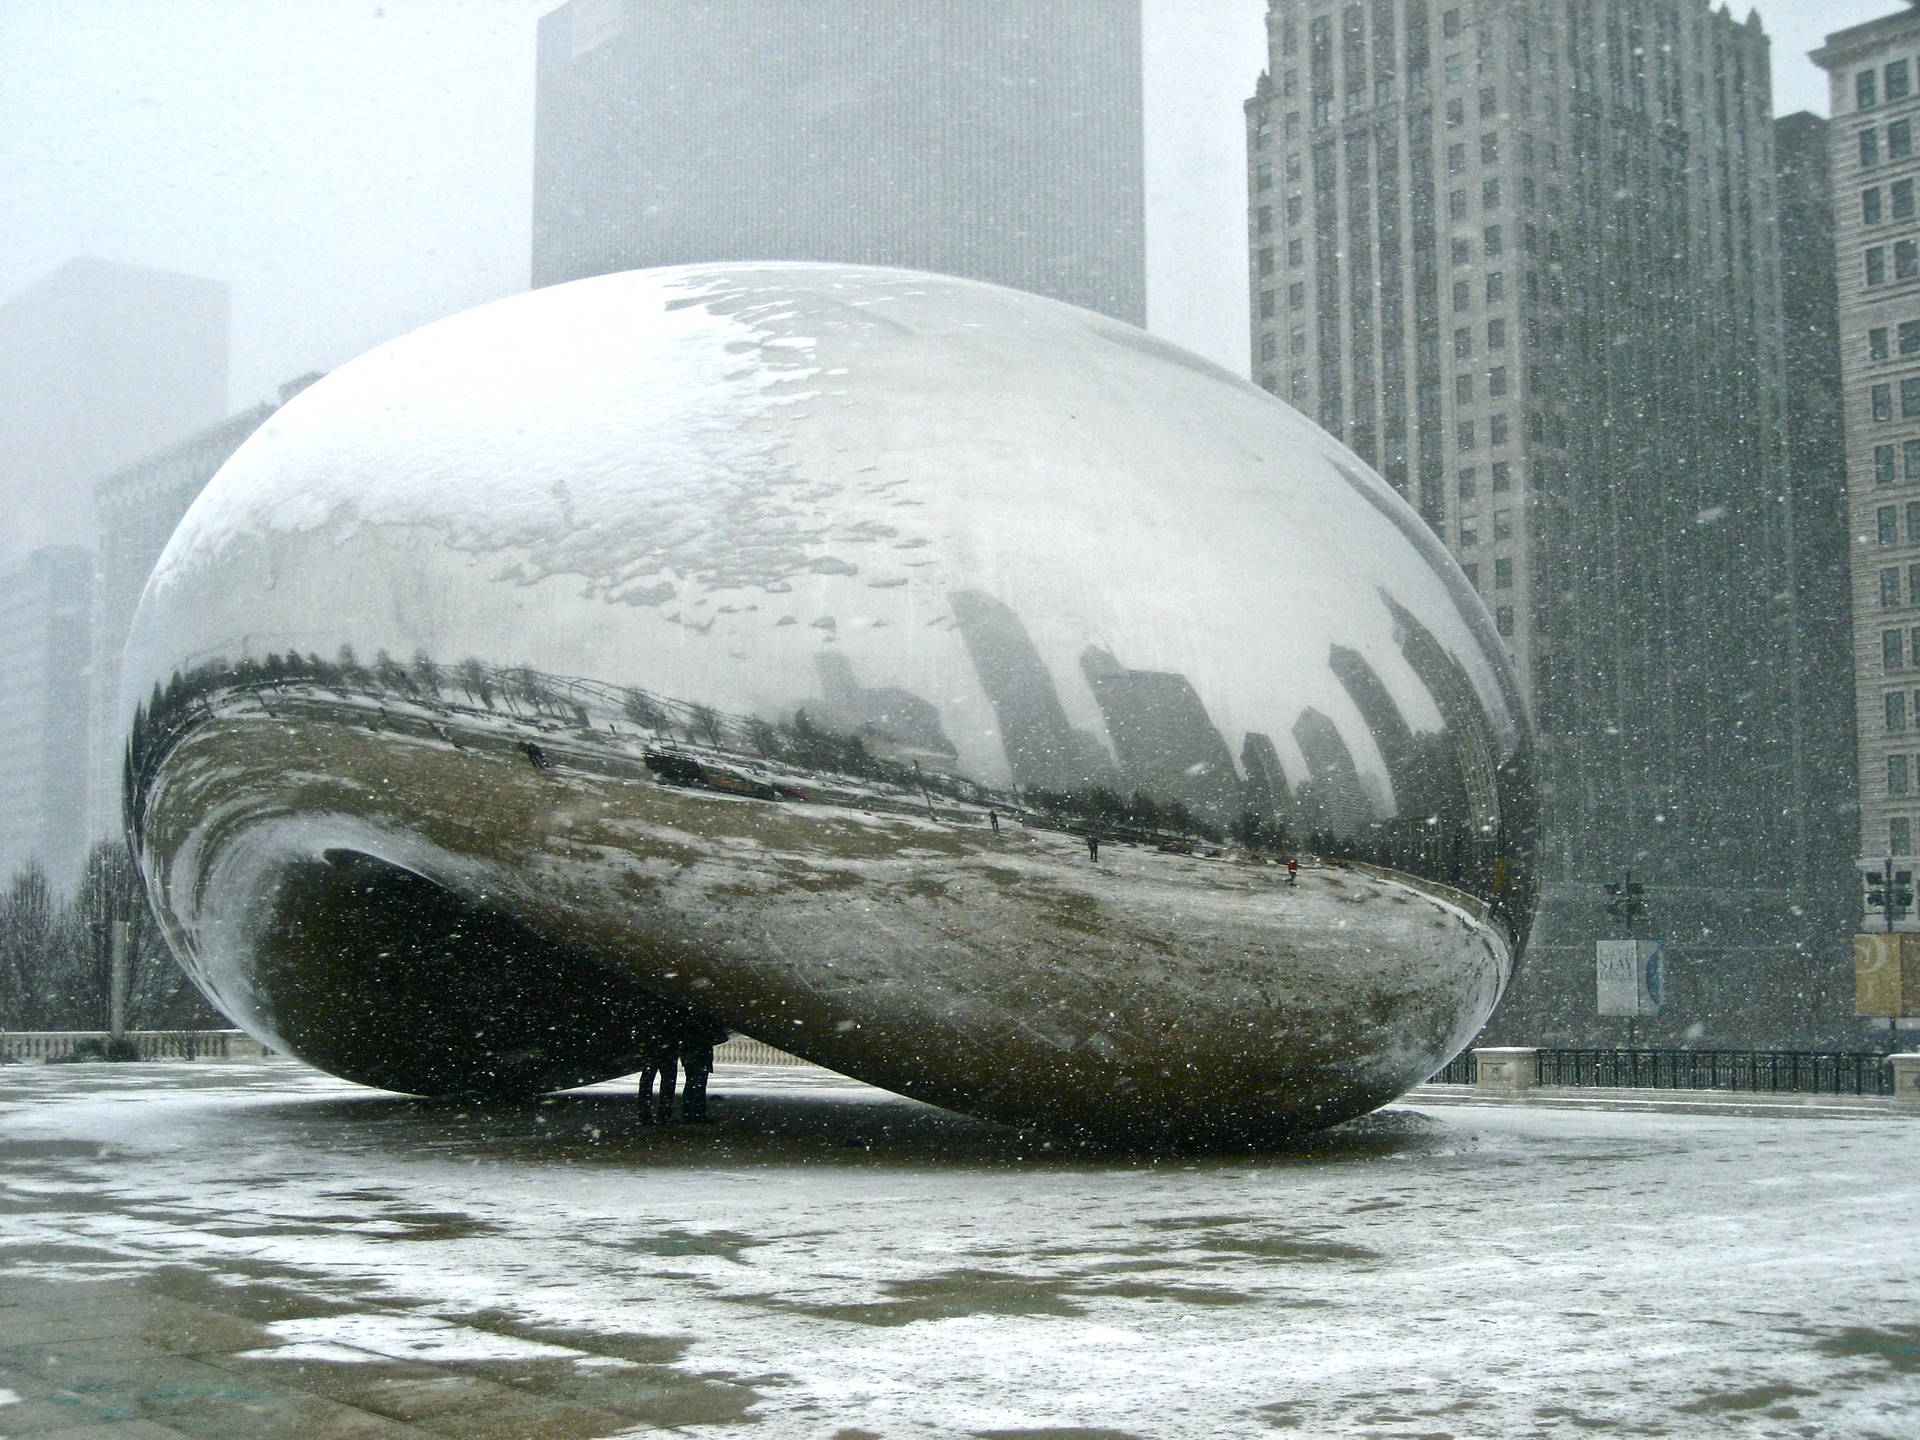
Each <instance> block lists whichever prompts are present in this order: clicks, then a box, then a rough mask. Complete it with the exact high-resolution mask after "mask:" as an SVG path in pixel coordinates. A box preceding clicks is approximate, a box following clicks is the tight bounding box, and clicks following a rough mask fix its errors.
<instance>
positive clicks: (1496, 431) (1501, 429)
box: [1487, 411, 1507, 445]
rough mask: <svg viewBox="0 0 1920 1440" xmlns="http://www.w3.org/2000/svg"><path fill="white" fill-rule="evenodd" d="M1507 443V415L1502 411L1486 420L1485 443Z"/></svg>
mask: <svg viewBox="0 0 1920 1440" xmlns="http://www.w3.org/2000/svg"><path fill="white" fill-rule="evenodd" d="M1506 443H1507V417H1506V413H1505V412H1504V411H1503V412H1501V413H1500V414H1498V415H1495V416H1493V417H1492V418H1490V419H1489V420H1488V421H1487V444H1489V445H1504V444H1506Z"/></svg>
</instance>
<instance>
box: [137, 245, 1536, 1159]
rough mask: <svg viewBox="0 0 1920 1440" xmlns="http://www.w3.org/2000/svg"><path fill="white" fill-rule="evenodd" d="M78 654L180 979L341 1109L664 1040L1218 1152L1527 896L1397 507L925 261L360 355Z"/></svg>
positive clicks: (1499, 931) (1353, 1076)
mask: <svg viewBox="0 0 1920 1440" xmlns="http://www.w3.org/2000/svg"><path fill="white" fill-rule="evenodd" d="M127 673H128V674H129V675H130V676H131V677H133V678H132V681H131V682H130V688H129V691H128V693H127V695H126V697H125V706H124V708H125V710H126V722H125V731H126V747H127V762H128V824H129V828H130V833H131V837H132V840H133V843H134V848H135V852H136V854H137V856H138V858H139V860H140V863H141V866H142V869H143V871H144V873H145V875H146V877H147V881H148V885H149V887H150V891H151V893H152V895H153V898H154V900H155V903H156V905H157V907H158V909H159V911H160V913H161V915H162V917H163V920H164V922H165V924H166V927H167V929H168V933H169V937H170V939H171V941H172V943H173V945H174V947H175V950H176V953H177V954H178V955H179V956H180V958H181V961H182V963H183V964H184V965H185V966H186V967H187V968H188V970H189V972H190V973H192V974H193V975H194V976H195V978H196V979H197V980H198V981H199V982H200V984H201V985H202V986H203V988H205V989H206V991H207V992H208V994H209V995H210V996H211V997H212V998H213V999H214V1000H215V1001H216V1003H218V1004H219V1005H220V1006H221V1007H222V1008H223V1009H224V1010H225V1011H226V1012H227V1013H228V1014H229V1015H231V1016H232V1017H233V1018H234V1020H235V1021H236V1022H238V1023H239V1024H241V1025H243V1026H245V1027H246V1028H247V1029H248V1030H249V1031H251V1032H252V1033H254V1034H256V1035H258V1036H260V1037H261V1038H263V1039H266V1040H268V1041H269V1042H270V1043H274V1044H276V1045H280V1046H283V1047H284V1048H287V1049H289V1050H291V1051H292V1052H293V1053H295V1054H297V1055H300V1056H301V1057H303V1058H305V1059H307V1060H310V1061H312V1062H313V1063H315V1064H317V1065H320V1066H322V1067H323V1068H326V1069H328V1070H331V1071H333V1072H335V1073H337V1074H340V1075H343V1076H346V1077H348V1078H350V1079H354V1080H359V1081H363V1082H365V1083H368V1084H373V1085H380V1086H386V1087H389V1088H393V1089H400V1090H409V1091H419V1092H424V1093H465V1092H475V1093H485V1092H494V1093H498V1092H525V1091H534V1090H539V1089H543V1088H551V1087H557V1086H563V1085H568V1084H573V1083H577V1082H580V1081H583V1080H588V1079H593V1078H598V1077H604V1076H608V1075H615V1074H620V1073H624V1072H626V1071H628V1070H631V1069H634V1068H636V1067H637V1064H638V1057H639V1055H640V1053H641V1052H642V1050H643V1049H644V1048H646V1046H647V1045H648V1044H649V1043H650V1041H652V1040H654V1039H655V1038H656V1037H660V1036H671V1035H674V1034H678V1033H688V1032H692V1031H696V1030H698V1029H700V1028H701V1027H703V1026H711V1025H713V1024H714V1023H716V1022H717V1023H718V1024H720V1025H723V1026H725V1027H728V1028H731V1029H733V1030H736V1031H739V1032H741V1033H745V1034H749V1035H752V1036H755V1037H757V1038H760V1039H763V1040H766V1041H769V1042H771V1043H773V1044H775V1045H778V1046H781V1047H782V1048H785V1049H788V1050H791V1051H794V1052H796V1053H798V1054H801V1055H804V1056H806V1057H807V1058H809V1059H812V1060H816V1061H819V1062H820V1063H822V1064H826V1065H829V1066H832V1067H833V1068H835V1069H838V1070H842V1071H844V1072H846V1073H848V1074H850V1075H854V1076H857V1077H859V1078H861V1079H865V1080H868V1081H871V1082H873V1083H876V1084H880V1085H884V1086H887V1087H889V1088H892V1089H895V1090H899V1091H901V1092H904V1093H906V1094H909V1095H913V1096H917V1097H919V1098H922V1099H926V1100H930V1101H933V1102H936V1103H939V1104H943V1105H949V1106H952V1107H954V1108H957V1109H961V1110H966V1111H969V1112H972V1113H976V1114H981V1115H987V1116H992V1117H995V1118H999V1119H1004V1120H1010V1121H1015V1122H1024V1123H1033V1124H1038V1125H1041V1126H1045V1127H1051V1128H1056V1129H1063V1130H1064V1129H1073V1130H1079V1131H1083V1132H1090V1133H1094V1134H1099V1135H1106V1136H1111V1137H1114V1138H1117V1139H1175V1140H1191V1141H1224V1142H1241V1141H1257V1140H1259V1139H1261V1138H1264V1137H1271V1136H1275V1135H1281V1134H1285V1133H1288V1132H1290V1131H1294V1130H1298V1129H1300V1128H1303V1127H1309V1126H1314V1125H1322V1124H1330V1123H1333V1122H1335V1121H1338V1120H1340V1119H1344V1118H1346V1117H1348V1116H1351V1115H1354V1114H1358V1113H1361V1112H1363V1111H1365V1110H1367V1109H1370V1108H1372V1107H1374V1106H1376V1105H1378V1104H1380V1103H1382V1102H1384V1101H1385V1100H1387V1099H1390V1098H1391V1097H1392V1096H1394V1095H1395V1094H1398V1093H1399V1092H1400V1091H1402V1090H1403V1089H1405V1088H1406V1087H1407V1086H1408V1085H1411V1084H1414V1083H1416V1082H1418V1081H1420V1080H1422V1079H1424V1078H1425V1077H1426V1076H1427V1075H1428V1074H1429V1073H1431V1072H1432V1071H1433V1070H1434V1069H1436V1068H1437V1067H1438V1066H1439V1065H1440V1064H1442V1063H1443V1062H1444V1061H1445V1060H1446V1059H1448V1058H1449V1057H1450V1056H1451V1055H1452V1054H1454V1053H1455V1052H1456V1051H1457V1050H1458V1049H1459V1048H1460V1047H1461V1046H1463V1045H1464V1044H1465V1043H1466V1042H1467V1041H1468V1040H1469V1039H1470V1038H1471V1037H1472V1035H1473V1034H1474V1033H1475V1031H1476V1030H1477V1029H1478V1028H1479V1026H1480V1024H1481V1022H1482V1021H1483V1020H1484V1019H1485V1017H1486V1016H1487V1014H1488V1012H1489V1011H1490V1010H1491V1009H1492V1007H1493V1004H1494V1002H1495V1000H1496V999H1497V998H1498V996H1499V993H1500V991H1501V989H1502V987H1503V986H1504V985H1505V983H1506V981H1507V979H1508V976H1509V974H1510V971H1511V967H1512V964H1513V961H1514V958H1515V955H1516V952H1517V949H1518V945H1519V937H1521V936H1523V935H1524V934H1525V930H1526V924H1527V920H1528V917H1529V914H1530V911H1531V905H1532V890H1533V885H1532V870H1531V859H1530V851H1531V837H1532V831H1533V797H1532V790H1531V780H1530V765H1531V761H1530V745H1529V738H1528V731H1527V722H1526V720H1525V717H1524V715H1523V714H1522V712H1521V708H1520V704H1519V701H1518V698H1517V689H1516V686H1515V682H1514V678H1513V675H1512V673H1511V670H1510V668H1509V666H1508V664H1507V662H1506V660H1505V657H1504V651H1503V649H1502V646H1501V643H1500V641H1499V640H1498V638H1497V637H1496V636H1495V634H1494V630H1493V625H1492V623H1491V621H1490V619H1489V617H1488V615H1487V613H1486V610H1485V608H1484V607H1483V606H1482V604H1481V603H1480V601H1479V599H1478V597H1477V596H1476V595H1475V593H1474V592H1473V590H1472V588H1471V587H1470V586H1469V585H1468V583H1467V582H1466V580H1465V578H1464V577H1463V576H1462V575H1461V574H1460V572H1459V570H1458V568H1457V567H1456V566H1455V565H1454V564H1453V562H1452V560H1451V559H1450V558H1448V556H1447V555H1446V554H1445V552H1444V550H1443V549H1442V548H1441V546H1440V545H1439V543H1438V542H1437V541H1436V540H1435V539H1434V538H1433V537H1432V536H1431V534H1430V533H1429V532H1428V531H1427V530H1426V528H1425V527H1424V525H1423V524H1422V523H1421V522H1420V521H1419V520H1418V518H1417V517H1416V516H1415V515H1414V514H1413V512H1412V511H1411V510H1409V509H1408V508H1407V507H1406V506H1405V505H1404V504H1403V503H1402V502H1401V501H1400V500H1399V499H1398V498H1397V497H1396V496H1394V495H1393V494H1392V493H1391V491H1390V490H1389V489H1388V488H1387V487H1386V486H1385V485H1384V484H1383V483H1382V482H1381V481H1380V480H1379V479H1378V478H1377V477H1375V476H1374V475H1373V474H1372V473H1371V472H1370V471H1368V470H1367V469H1366V468H1365V467H1364V466H1363V465H1362V464H1361V463H1360V462H1359V461H1358V460H1357V459H1356V458H1355V457H1354V456H1353V455H1352V454H1351V453H1349V452H1348V451H1346V450H1345V449H1344V448H1342V447H1341V446H1340V445H1339V444H1338V443H1337V442H1335V441H1333V440H1332V439H1330V438H1329V437H1327V436H1326V435H1325V434H1323V433H1322V432H1320V431H1319V430H1318V429H1317V428H1315V427H1314V426H1313V425H1311V424H1310V423H1309V422H1307V421H1306V420H1304V419H1303V418H1302V417H1300V416H1299V415H1298V414H1297V413H1295V412H1294V411H1293V410H1291V409H1290V408H1288V407H1287V406H1285V405H1282V404H1281V403H1279V402H1277V401H1275V400H1274V399H1272V398H1271V397H1269V396H1267V395H1265V394H1263V393H1262V392H1260V391H1258V390H1256V389H1254V388H1253V387H1251V386H1250V385H1248V384H1246V383H1245V382H1244V381H1241V380H1238V379H1235V378H1234V377H1232V376H1230V375H1228V374H1226V373H1225V372H1224V371H1221V370H1218V369H1216V368H1215V367H1213V366H1211V365H1209V364H1207V363H1206V362H1204V361H1201V360H1199V359H1197V358H1195V357H1193V356H1191V355H1188V354H1186V353H1185V352H1182V351H1179V350H1177V349H1175V348H1173V347H1171V346H1168V345H1165V344H1163V343H1162V342H1159V341H1157V340H1154V339H1153V338H1151V337H1149V336H1147V335H1145V334H1144V333H1142V332H1140V331H1137V330H1134V329H1132V328H1130V327H1128V326H1125V325H1122V324H1119V323H1117V322H1114V321H1110V320H1107V319H1104V318H1102V317H1099V316H1096V315H1093V314H1091V313H1088V312H1084V311H1080V310H1075V309H1072V308H1070V307H1067V306H1063V305H1060V304H1057V303H1055V302H1052V301H1048V300H1043V299H1039V298H1036V297H1033V296H1029V295H1023V294H1019V293H1016V292H1013V291H1009V290H1003V289H998V288H996V287H992V286H986V285H981V284H976V283H972V282H966V281H959V280H953V279H947V278H942V277H935V276H930V275H921V274H913V273H907V272H900V271H887V270H873V269H855V268H848V267H837V266H820V265H734V266H696V267H682V268H677V269H672V270H660V271H646V272H635V273H630V274H624V275H615V276H607V277H603V278H600V279H595V280H587V281H581V282H578V283H576V284H572V285H566V286H559V287H555V288H552V289H548V290H542V291H536V292H534V293H532V294H530V295H525V296H520V297H517V298H514V299H510V300H506V301H502V302H499V303H497V304H494V305H489V306H485V307H482V308H481V309H478V310H474V311H471V312H468V313H466V314H463V315H459V316H455V317H453V318H452V319H449V320H446V321H442V322H440V323H438V324H436V325H432V326H429V327H427V328H426V329H424V330H421V331H418V332H416V333H414V334H412V335H409V336H406V337H404V338H402V339H400V340H398V341H395V342H393V343H392V344H390V345H387V346H385V347H382V348H381V349H379V350H376V351H374V352H372V353H370V354H369V355H367V356H364V357H362V358H361V359H360V360H358V361H355V362H354V363H353V364H351V365H349V366H346V367H345V368H343V369H341V370H339V371H337V372H336V373H335V374H333V375H332V376H330V377H329V378H327V379H325V380H323V381H321V382H319V383H318V384H316V385H314V386H313V387H312V388H311V389H309V390H307V391H306V392H304V393H303V394H301V395H300V396H298V397H297V398H296V399H295V400H294V401H293V402H292V403H290V404H289V405H288V406H286V407H285V408H284V409H283V410H281V411H280V412H279V414H278V415H276V416H275V418H274V419H273V420H271V421H269V422H268V424H267V425H266V426H265V427H264V428H263V429H262V430H261V431H260V432H259V433H258V434H256V435H255V436H254V437H253V439H252V440H250V441H249V442H248V443H247V444H246V445H245V446H244V447H243V448H242V449H241V450H240V451H239V453H238V454H236V455H235V456H234V458H233V460H232V461H231V462H229V464H228V465H227V466H226V468H225V469H224V470H222V471H221V473H220V475H219V476H218V477H217V478H216V479H215V480H214V482H213V484H212V485H211V486H210V487H209V489H208V491H207V493H206V494H205V495H204V496H203V497H202V498H201V499H200V501H199V502H198V503H197V504H196V505H195V507H194V509H193V510H192V512H191V513H190V514H189V515H188V516H187V518H186V520H185V521H184V522H183V523H182V525H181V527H180V530H179V532H178V533H177V534H176V535H175V537H174V540H173V542H172V544H171V546H170V547H169V548H168V550H167V553H166V555H165V556H164V557H163V559H162V561H161V563H160V566H159V568H158V570H157V571H156V573H155V576H154V579H153V581H152V583H151V584H150V585H149V588H148V593H147V595H146V598H145V600H144V602H143V604H142V608H141V613H140V617H139V620H138V622H137V624H136V627H135V632H134V637H133V640H132V642H131V643H130V647H129V652H128V665H127ZM1296 855H1297V856H1299V857H1300V858H1301V859H1302V862H1303V863H1302V869H1301V871H1300V874H1299V876H1298V879H1297V883H1290V882H1289V878H1288V875H1287V872H1286V869H1285V862H1286V860H1287V859H1288V858H1290V857H1293V856H1296Z"/></svg>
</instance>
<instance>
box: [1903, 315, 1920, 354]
mask: <svg viewBox="0 0 1920 1440" xmlns="http://www.w3.org/2000/svg"><path fill="white" fill-rule="evenodd" d="M1899 335H1900V353H1901V354H1902V355H1912V354H1915V353H1920V320H1902V321H1901V322H1900V330H1899Z"/></svg>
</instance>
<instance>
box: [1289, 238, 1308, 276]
mask: <svg viewBox="0 0 1920 1440" xmlns="http://www.w3.org/2000/svg"><path fill="white" fill-rule="evenodd" d="M1306 263H1307V245H1306V242H1305V241H1304V240H1289V241H1287V267H1288V268H1289V269H1292V270H1298V269H1299V268H1300V267H1301V266H1302V265H1304V264H1306Z"/></svg>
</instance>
